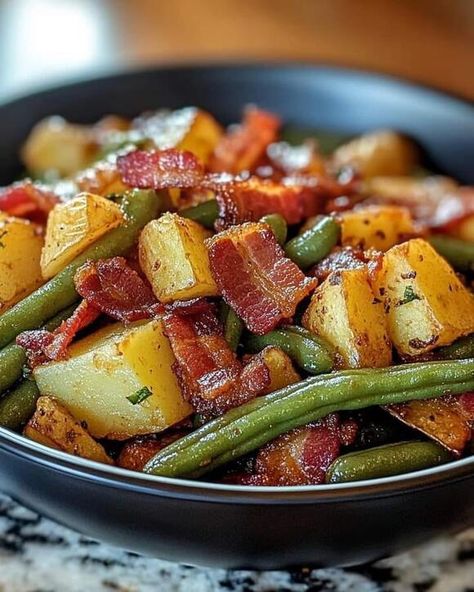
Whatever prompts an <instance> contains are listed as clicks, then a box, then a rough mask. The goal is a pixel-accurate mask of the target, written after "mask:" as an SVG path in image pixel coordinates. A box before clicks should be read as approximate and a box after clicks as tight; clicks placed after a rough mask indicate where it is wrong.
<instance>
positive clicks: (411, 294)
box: [398, 286, 421, 306]
mask: <svg viewBox="0 0 474 592" xmlns="http://www.w3.org/2000/svg"><path fill="white" fill-rule="evenodd" d="M413 300H421V298H420V297H419V296H418V294H416V293H415V291H414V290H413V286H407V287H406V288H405V292H404V293H403V300H400V302H399V303H398V306H402V304H408V303H409V302H413Z"/></svg>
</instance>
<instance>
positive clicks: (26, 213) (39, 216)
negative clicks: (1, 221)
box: [0, 181, 60, 224]
mask: <svg viewBox="0 0 474 592" xmlns="http://www.w3.org/2000/svg"><path fill="white" fill-rule="evenodd" d="M59 201H60V200H59V197H58V196H57V195H56V194H55V193H53V192H52V191H49V190H48V189H46V188H43V187H41V186H39V185H37V184H34V183H32V182H31V181H20V182H18V183H14V184H13V185H10V186H9V187H5V188H3V189H0V210H1V211H2V212H5V213H7V214H9V215H10V216H18V217H20V218H28V219H30V220H33V221H34V222H39V223H42V224H44V223H45V222H46V220H47V218H48V214H49V212H50V211H51V210H52V209H53V208H54V206H55V205H56V204H57V203H58V202H59Z"/></svg>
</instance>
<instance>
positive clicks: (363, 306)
mask: <svg viewBox="0 0 474 592" xmlns="http://www.w3.org/2000/svg"><path fill="white" fill-rule="evenodd" d="M303 325H304V326H305V327H306V328H307V329H308V330H309V331H312V332H313V333H315V334H316V335H320V336H321V337H323V338H325V339H326V340H327V341H328V342H329V343H330V344H331V345H333V346H334V348H335V350H336V352H337V353H338V354H339V357H340V363H339V366H340V367H342V368H370V367H382V366H388V365H389V364H390V362H391V359H392V348H391V344H390V341H389V339H388V335H387V328H386V319H385V315H384V311H383V306H382V302H381V300H378V299H377V298H375V297H374V293H373V292H372V289H371V287H370V284H369V278H368V271H367V269H366V268H363V269H352V270H344V271H334V272H332V273H331V274H330V275H329V276H328V278H327V279H326V280H325V281H324V282H323V283H322V284H321V285H320V286H319V287H318V288H317V289H316V291H315V292H314V294H313V296H312V298H311V302H310V305H309V306H308V308H307V310H306V312H305V314H304V317H303Z"/></svg>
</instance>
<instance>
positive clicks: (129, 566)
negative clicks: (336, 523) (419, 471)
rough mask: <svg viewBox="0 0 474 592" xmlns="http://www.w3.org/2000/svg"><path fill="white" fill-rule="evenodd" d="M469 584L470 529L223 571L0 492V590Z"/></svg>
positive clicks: (473, 540) (222, 591)
mask: <svg viewBox="0 0 474 592" xmlns="http://www.w3.org/2000/svg"><path fill="white" fill-rule="evenodd" d="M111 591H112V592H113V591H118V592H474V529H470V530H468V531H466V532H464V533H463V534H461V535H459V536H457V537H450V538H445V539H439V540H436V541H431V542H429V543H427V544H426V545H424V546H423V547H419V548H417V549H414V550H412V551H410V552H407V553H404V554H401V555H398V556H396V557H393V558H390V559H385V560H383V561H379V562H377V563H375V564H373V565H369V566H362V567H360V568H356V569H350V570H342V569H317V570H313V571H307V572H305V571H302V572H298V573H289V572H264V573H258V572H250V571H245V572H244V571H240V572H227V571H225V570H221V569H219V570H218V569H201V568H191V567H186V566H181V565H177V564H173V563H169V562H166V561H160V560H158V559H150V558H146V557H141V556H138V555H135V554H133V553H128V552H126V551H122V550H120V549H116V548H114V547H111V546H108V545H103V544H100V543H98V542H96V541H93V540H90V539H87V538H85V537H83V536H81V535H79V534H77V533H75V532H72V531H71V530H68V529H66V528H64V527H62V526H59V525H57V524H55V523H53V522H51V521H50V520H47V519H46V518H42V517H40V516H38V514H36V513H34V512H32V511H30V510H27V509H25V508H23V507H21V506H19V505H18V504H16V503H15V502H13V501H12V500H11V499H9V498H7V497H3V496H0V592H111Z"/></svg>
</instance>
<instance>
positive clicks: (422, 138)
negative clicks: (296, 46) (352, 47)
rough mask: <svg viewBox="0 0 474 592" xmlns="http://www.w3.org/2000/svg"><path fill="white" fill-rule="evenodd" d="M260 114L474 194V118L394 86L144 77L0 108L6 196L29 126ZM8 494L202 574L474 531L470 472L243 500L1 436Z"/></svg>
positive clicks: (306, 69) (468, 463) (348, 76)
mask: <svg viewBox="0 0 474 592" xmlns="http://www.w3.org/2000/svg"><path fill="white" fill-rule="evenodd" d="M247 103H256V104H258V105H259V106H262V107H265V108H268V109H270V110H274V111H275V112H277V113H279V114H280V115H281V116H282V117H283V118H284V120H285V121H286V122H288V123H290V124H292V125H295V126H300V127H306V128H315V129H326V130H334V131H338V132H344V133H358V132H362V131H366V130H369V129H375V128H380V127H384V128H394V129H397V130H400V131H403V132H406V133H407V134H409V135H410V136H412V137H413V138H415V139H416V140H417V141H418V143H419V144H420V145H421V146H422V148H423V150H424V152H425V156H426V159H427V161H428V163H429V165H430V166H431V167H434V168H435V169H436V170H438V171H440V172H443V173H447V174H450V175H453V176H454V177H456V178H458V179H459V180H461V181H462V182H464V183H472V182H474V168H473V166H472V162H473V161H474V109H473V107H472V105H469V104H467V103H465V102H462V101H460V100H458V99H456V98H454V97H450V96H447V95H444V94H441V93H439V92H436V91H434V90H430V89H427V88H423V87H419V86H415V85H412V84H409V83H406V82H403V81H400V80H396V79H393V78H387V77H384V76H379V75H374V74H368V73H363V72H357V71H353V70H345V69H338V68H327V67H317V66H308V65H291V64H289V65H237V66H223V65H219V66H205V67H181V68H160V69H149V70H144V71H139V72H129V73H125V74H119V75H113V76H110V77H106V78H101V79H97V80H91V81H86V82H80V83H76V84H72V85H68V86H64V87H61V88H58V89H53V90H48V91H45V92H41V93H37V94H34V95H31V96H28V97H25V98H21V99H18V100H15V101H12V102H10V103H8V104H5V105H3V106H0V127H1V130H2V133H1V134H0V163H1V164H0V184H2V183H4V184H6V183H8V182H10V181H11V180H12V179H13V178H14V177H15V176H16V175H17V174H19V172H20V171H21V167H20V164H19V162H18V159H17V153H18V149H19V147H20V145H21V143H22V141H23V140H24V138H25V137H26V135H27V133H28V131H29V130H30V128H31V127H32V125H33V124H34V123H35V122H37V121H38V120H39V119H41V118H42V117H45V116H46V115H51V114H60V115H63V116H64V117H66V118H68V119H70V120H72V121H77V122H93V121H95V120H97V119H98V118H99V117H101V116H102V115H105V114H108V113H117V114H123V115H128V116H133V115H136V114H138V113H139V112H141V111H143V110H147V109H154V108H157V107H181V106H186V105H198V106H201V107H203V108H205V109H208V110H209V111H211V112H212V113H213V114H215V115H216V117H217V118H218V119H219V120H221V121H222V122H224V123H227V122H231V121H235V120H237V119H238V118H239V115H240V113H241V110H242V107H243V105H245V104H247ZM0 463H1V465H2V471H1V472H0V488H1V489H2V490H4V491H6V492H7V493H9V494H11V495H13V496H14V497H15V498H17V499H19V500H20V501H21V502H23V503H24V504H26V505H29V506H31V507H33V508H35V509H36V510H38V511H40V512H42V513H44V514H46V515H48V516H50V517H52V518H53V519H55V520H57V521H59V522H62V523H64V524H67V525H69V526H71V527H73V528H75V529H77V530H80V531H81V532H84V533H85V534H88V535H90V536H92V537H95V538H99V539H103V540H107V541H110V542H112V543H114V544H116V545H119V546H122V547H124V548H127V549H131V550H134V551H138V552H143V553H147V554H151V555H155V556H158V557H162V558H166V559H171V560H174V561H181V562H186V563H193V564H206V565H215V566H223V567H256V568H262V569H268V568H280V567H288V566H295V565H309V564H313V565H351V564H355V563H361V562H365V561H369V560H372V559H375V558H377V557H381V556H384V555H387V554H389V553H393V552H395V551H397V550H399V549H402V548H405V547H407V546H410V545H413V544H417V543H419V542H421V541H423V540H425V539H426V538H428V537H430V536H434V535H437V534H440V533H443V532H452V531H456V530H460V529H462V528H464V527H467V526H469V525H471V524H474V498H473V496H472V488H473V486H474V459H473V458H468V459H464V460H462V461H457V462H455V463H451V464H449V465H446V466H444V467H441V468H437V469H431V470H427V471H420V472H418V473H413V474H411V475H405V476H402V477H399V478H390V479H382V480H380V479H379V480H375V481H372V482H361V483H357V484H349V485H345V486H314V487H303V488H281V489H278V488H242V487H237V486H217V485H209V484H206V483H196V482H194V483H193V482H189V481H179V480H173V479H163V478H161V479H160V478H151V477H149V476H145V475H141V474H134V473H130V472H127V471H123V470H121V469H114V468H109V467H104V466H100V465H97V464H95V463H91V462H89V461H84V460H81V459H77V458H74V457H67V456H66V455H64V454H62V453H57V452H55V451H51V450H49V449H46V448H45V447H43V446H41V445H39V444H36V443H34V442H30V441H27V440H26V439H24V438H23V437H22V436H20V435H17V434H14V433H11V432H8V431H7V430H4V429H1V428H0Z"/></svg>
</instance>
